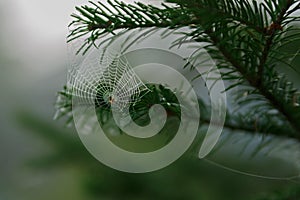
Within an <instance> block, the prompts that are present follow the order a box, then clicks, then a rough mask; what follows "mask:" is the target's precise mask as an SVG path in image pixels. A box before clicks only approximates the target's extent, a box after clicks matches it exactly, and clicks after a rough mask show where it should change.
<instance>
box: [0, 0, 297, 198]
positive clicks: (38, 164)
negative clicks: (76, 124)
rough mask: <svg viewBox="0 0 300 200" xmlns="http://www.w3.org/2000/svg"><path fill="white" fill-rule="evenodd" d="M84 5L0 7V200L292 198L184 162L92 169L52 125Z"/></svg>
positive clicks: (73, 138)
mask: <svg viewBox="0 0 300 200" xmlns="http://www.w3.org/2000/svg"><path fill="white" fill-rule="evenodd" d="M126 2H131V1H126ZM145 2H146V1H145ZM149 2H151V3H157V1H149ZM84 3H87V1H82V0H78V1H58V0H52V1H44V0H31V1H30V2H28V1H18V0H10V1H8V0H0V24H1V28H0V95H1V96H0V200H19V199H21V200H35V199H43V200H48V199H72V200H77V199H78V200H82V199H84V200H88V199H204V200H223V199H224V200H226V199H228V200H233V199H238V200H239V199H260V198H261V197H264V196H270V194H273V193H276V192H279V193H280V192H287V193H288V192H294V190H297V189H294V188H298V187H299V185H298V184H299V183H297V182H291V181H287V180H269V179H262V178H257V177H251V176H246V175H241V174H237V173H233V172H230V171H228V170H225V169H222V168H220V167H217V166H215V165H212V164H210V163H208V162H205V161H200V160H197V159H193V158H191V157H189V156H187V157H184V158H182V159H180V160H179V161H177V162H176V163H175V164H173V165H171V166H169V167H167V168H165V169H163V170H160V171H157V172H153V173H148V174H140V175H135V174H126V173H122V172H117V171H115V170H112V169H110V168H108V167H106V166H103V165H102V164H101V163H100V162H98V161H96V160H95V159H94V158H93V157H92V156H91V155H90V154H89V153H88V152H87V151H86V150H85V148H84V147H83V145H82V144H81V142H80V141H79V139H78V136H77V134H76V131H75V130H74V128H72V127H66V126H65V125H64V122H63V121H53V115H54V113H55V109H54V103H55V100H56V93H57V91H59V90H61V89H62V87H63V85H64V84H65V83H66V74H67V65H68V54H67V44H66V36H67V34H68V28H67V25H68V24H69V22H70V21H71V18H70V14H71V13H72V12H74V8H75V6H78V5H81V4H84ZM298 62H299V59H298ZM290 74H291V75H292V76H294V79H295V80H297V79H298V77H299V76H298V75H295V73H293V72H291V73H290ZM298 86H299V82H298ZM269 167H271V166H269ZM282 169H283V170H287V169H286V168H282ZM299 199H300V197H299Z"/></svg>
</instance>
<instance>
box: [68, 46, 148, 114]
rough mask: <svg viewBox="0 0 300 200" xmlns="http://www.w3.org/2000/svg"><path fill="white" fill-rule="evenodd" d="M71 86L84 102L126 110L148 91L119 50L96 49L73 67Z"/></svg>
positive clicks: (70, 71)
mask: <svg viewBox="0 0 300 200" xmlns="http://www.w3.org/2000/svg"><path fill="white" fill-rule="evenodd" d="M68 74H69V77H68V88H70V92H71V94H72V96H76V97H77V99H79V101H80V102H79V103H80V104H82V103H83V104H88V105H95V106H99V107H105V108H114V109H118V111H120V112H122V111H123V110H124V109H125V108H126V107H127V106H129V105H130V104H133V103H135V102H137V101H138V100H139V95H140V94H141V92H142V91H145V90H148V88H147V87H146V85H145V84H144V83H143V82H142V81H141V80H140V78H139V77H138V76H137V75H136V73H135V72H134V71H133V69H132V68H131V66H130V64H129V62H128V61H127V59H126V58H125V57H124V56H122V55H120V54H119V53H117V52H113V53H112V52H108V51H100V50H95V51H93V52H92V53H90V54H89V55H87V57H86V58H85V59H84V60H83V62H82V63H80V64H79V65H75V66H72V69H70V70H69V73H68Z"/></svg>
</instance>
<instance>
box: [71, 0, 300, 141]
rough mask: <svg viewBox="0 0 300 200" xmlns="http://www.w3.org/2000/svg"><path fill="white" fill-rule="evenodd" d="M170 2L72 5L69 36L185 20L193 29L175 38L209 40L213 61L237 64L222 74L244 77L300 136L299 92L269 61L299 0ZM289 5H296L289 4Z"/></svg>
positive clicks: (225, 65) (89, 41)
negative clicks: (73, 27) (76, 11)
mask: <svg viewBox="0 0 300 200" xmlns="http://www.w3.org/2000/svg"><path fill="white" fill-rule="evenodd" d="M169 2H171V3H175V4H177V5H178V6H175V7H174V6H172V7H169V6H167V5H165V4H163V6H164V8H157V7H154V6H151V5H144V4H142V3H136V4H134V5H130V4H129V5H128V4H124V3H122V2H118V1H115V2H111V1H108V3H109V4H110V6H111V8H107V7H106V6H105V5H104V4H102V3H101V2H98V4H96V3H93V2H90V3H91V4H92V5H93V6H94V7H88V6H83V7H80V8H77V10H78V11H79V15H77V14H74V15H73V17H74V18H75V20H74V22H73V23H72V24H71V25H75V27H77V28H75V29H74V30H73V31H71V33H70V35H69V41H72V40H74V39H76V38H78V37H82V36H83V35H86V34H88V33H90V34H91V35H90V37H89V38H88V39H87V40H86V42H85V44H84V45H88V48H89V47H90V46H91V45H92V44H93V43H94V42H95V41H96V40H98V39H99V38H100V37H101V36H103V35H104V34H107V33H112V34H114V32H115V31H117V30H119V29H134V28H145V27H160V28H162V27H166V28H173V29H176V28H180V27H184V26H189V27H191V30H192V32H191V33H186V34H185V36H184V37H183V39H179V40H178V43H184V42H188V41H190V40H196V41H199V42H210V43H211V44H213V46H211V45H208V47H207V50H208V52H209V53H210V54H211V55H212V57H213V58H215V59H217V60H219V64H218V67H219V68H220V69H221V68H227V69H231V70H236V71H238V72H239V74H240V75H233V76H232V74H231V73H228V74H227V75H224V77H223V78H224V79H226V78H228V79H229V80H231V79H238V80H240V79H241V77H242V78H243V79H245V80H246V81H247V82H248V83H249V85H251V86H252V87H253V88H254V90H255V91H257V92H258V94H260V95H262V97H264V98H265V99H266V100H267V101H268V103H269V104H271V105H272V106H273V107H274V108H276V109H277V110H278V111H279V112H280V113H281V114H282V115H283V116H285V118H286V120H287V121H288V122H289V123H290V124H291V125H292V126H293V127H294V129H295V130H297V132H298V135H294V137H297V138H299V137H300V134H299V133H300V123H299V117H300V116H299V113H300V111H299V108H297V107H295V105H297V104H298V98H296V100H297V101H296V102H295V96H297V91H296V90H294V89H293V88H290V86H288V83H287V81H285V80H284V79H283V78H280V77H279V75H278V74H277V73H276V72H275V70H274V67H273V65H272V63H271V55H272V54H276V49H278V48H279V47H281V46H282V45H279V44H278V43H280V42H281V41H283V43H285V38H284V37H283V34H284V33H286V31H288V30H289V29H288V28H287V29H286V30H283V28H285V27H286V26H287V25H288V24H289V23H291V22H293V20H297V19H296V18H292V17H290V15H291V14H292V13H293V12H295V11H296V10H298V9H299V5H300V4H299V2H298V1H295V0H265V1H264V2H263V3H261V4H258V3H257V2H256V1H253V2H252V3H253V6H251V5H250V4H249V2H248V1H246V0H242V1H238V0H229V1H226V0H222V1H217V0H215V1H214V0H189V1H183V0H169ZM293 6H295V7H294V8H293V9H291V8H292V7H293ZM220 13H222V15H221V14H220ZM296 36H297V35H296ZM298 36H299V34H298ZM291 38H292V37H291ZM88 48H87V49H88ZM216 48H217V49H216ZM220 54H221V55H220ZM272 56H274V55H272ZM224 59H225V61H224ZM229 75H230V76H229ZM236 85H238V84H236ZM230 88H231V87H230ZM281 90H283V91H281ZM286 97H288V98H286ZM283 99H284V100H283ZM293 111H295V112H296V114H294V112H293Z"/></svg>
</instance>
